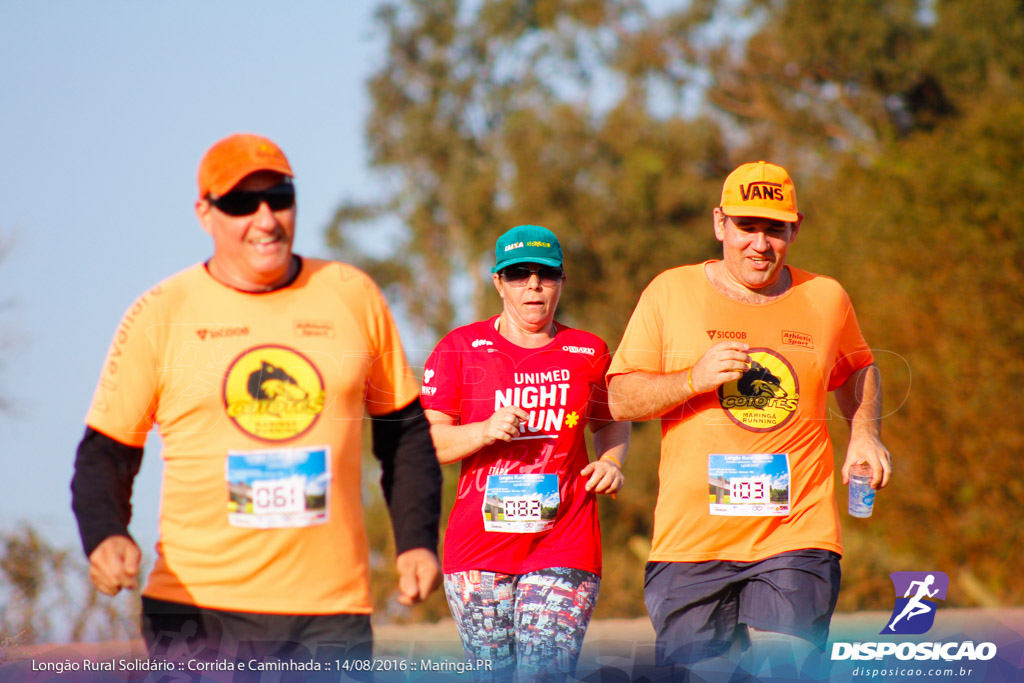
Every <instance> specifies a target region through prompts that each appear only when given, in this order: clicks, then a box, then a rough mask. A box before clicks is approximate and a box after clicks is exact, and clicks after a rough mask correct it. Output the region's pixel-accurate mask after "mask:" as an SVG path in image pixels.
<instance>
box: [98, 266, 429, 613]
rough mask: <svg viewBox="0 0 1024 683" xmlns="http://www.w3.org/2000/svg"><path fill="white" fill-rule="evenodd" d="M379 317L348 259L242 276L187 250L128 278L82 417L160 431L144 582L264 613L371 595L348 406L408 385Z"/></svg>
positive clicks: (188, 597)
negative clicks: (156, 509) (282, 279)
mask: <svg viewBox="0 0 1024 683" xmlns="http://www.w3.org/2000/svg"><path fill="white" fill-rule="evenodd" d="M418 394H419V386H418V384H417V382H416V380H415V378H414V377H413V376H412V374H411V373H410V371H409V369H408V367H407V364H406V359H405V355H404V353H403V351H402V345H401V341H400V339H399V336H398V331H397V329H396V327H395V324H394V320H393V319H392V317H391V313H390V311H389V310H388V307H387V304H386V302H385V301H384V299H383V297H382V296H381V293H380V291H379V290H378V289H377V287H376V286H375V285H374V284H373V282H372V281H371V280H370V279H369V277H367V276H366V275H365V274H364V273H362V272H361V271H359V270H357V269H356V268H353V267H352V266H349V265H345V264H342V263H336V262H330V261H321V260H316V259H304V260H303V261H302V269H301V272H300V273H299V276H298V277H297V278H296V280H295V281H294V282H293V283H292V284H290V285H289V286H287V287H284V288H282V289H279V290H276V291H273V292H268V293H262V294H249V293H245V292H240V291H238V290H235V289H232V288H230V287H227V286H225V285H223V284H221V283H219V282H217V281H216V280H215V279H213V278H212V277H211V276H210V275H209V273H208V272H207V271H206V268H205V267H204V266H203V265H202V264H198V265H196V266H193V267H191V268H189V269H187V270H185V271H183V272H181V273H179V274H177V275H175V276H173V277H171V278H169V279H168V280H165V281H164V282H162V283H160V284H159V285H157V286H156V287H155V288H154V289H152V290H150V291H149V292H148V293H146V294H144V295H143V296H141V297H140V298H139V299H138V300H137V301H136V302H135V304H134V305H133V306H132V307H131V308H130V309H129V310H128V312H127V313H126V314H125V316H124V318H123V319H122V321H121V325H120V327H119V328H118V330H117V333H116V334H115V336H114V341H113V343H112V345H111V347H110V350H109V352H108V355H107V359H106V362H105V364H104V366H103V372H102V375H101V377H100V381H99V385H98V387H97V389H96V393H95V396H94V398H93V403H92V407H91V409H90V410H89V414H88V416H87V418H86V423H87V424H88V425H89V426H90V427H92V428H93V429H95V430H97V431H99V432H102V433H103V434H106V435H107V436H109V437H111V438H113V439H116V440H117V441H120V442H122V443H125V444H128V445H131V446H142V445H143V444H144V443H145V441H146V435H147V433H148V432H149V430H150V429H151V428H152V427H153V425H154V424H155V425H157V427H158V429H159V433H160V437H161V439H162V440H163V460H164V471H163V491H162V496H161V505H160V540H159V542H158V543H157V547H156V550H157V558H156V562H155V565H154V567H153V571H152V573H151V574H150V576H149V582H148V584H147V586H146V588H145V590H144V591H143V593H144V594H145V595H146V596H149V597H152V598H157V599H160V600H168V601H172V602H180V603H186V604H194V605H199V606H201V607H208V608H213V609H223V610H234V611H248V612H267V613H282V614H332V613H357V614H358V613H362V614H366V613H369V612H371V611H372V608H371V603H370V597H369V567H368V547H367V541H366V532H365V527H364V522H363V502H362V490H361V488H362V478H361V476H360V469H361V468H360V463H361V452H362V443H361V439H362V418H363V410H364V407H365V409H366V410H367V411H368V412H369V413H370V414H371V415H382V414H386V413H389V412H393V411H395V410H399V409H401V408H403V407H405V406H407V405H408V404H409V403H411V402H412V401H413V400H415V399H416V398H417V396H418Z"/></svg>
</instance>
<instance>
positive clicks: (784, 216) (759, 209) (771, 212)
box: [722, 206, 800, 223]
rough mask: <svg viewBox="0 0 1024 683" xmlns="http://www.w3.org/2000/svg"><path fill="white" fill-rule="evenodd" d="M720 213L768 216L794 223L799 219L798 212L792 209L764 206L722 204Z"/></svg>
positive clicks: (775, 219)
mask: <svg viewBox="0 0 1024 683" xmlns="http://www.w3.org/2000/svg"><path fill="white" fill-rule="evenodd" d="M722 213H724V214H725V215H726V216H736V217H740V216H747V217H750V218H768V219H771V220H773V221H785V222H787V223H796V222H797V221H798V220H799V219H800V214H799V213H794V212H792V211H779V210H778V209H769V208H767V207H764V206H723V207H722Z"/></svg>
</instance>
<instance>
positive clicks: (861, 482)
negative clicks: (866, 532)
mask: <svg viewBox="0 0 1024 683" xmlns="http://www.w3.org/2000/svg"><path fill="white" fill-rule="evenodd" d="M874 506H875V490H874V489H873V488H871V466H870V465H868V464H867V463H866V462H858V463H855V464H854V465H853V466H851V467H850V516H852V517H870V516H871V510H872V508H873V507H874Z"/></svg>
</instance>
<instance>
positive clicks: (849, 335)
mask: <svg viewBox="0 0 1024 683" xmlns="http://www.w3.org/2000/svg"><path fill="white" fill-rule="evenodd" d="M843 296H844V299H845V302H846V318H845V320H844V321H843V326H842V328H841V329H840V330H839V346H838V349H837V350H836V362H835V364H834V365H833V366H832V371H831V372H830V373H829V378H828V390H829V391H835V390H836V389H838V388H839V387H841V386H842V385H843V384H844V383H845V382H846V380H848V379H849V378H850V375H852V374H853V373H854V372H856V371H857V370H860V369H861V368H863V367H867V366H868V365H871V364H872V363H873V362H875V358H874V355H873V354H872V353H871V349H870V348H869V347H868V344H867V342H866V341H864V336H863V335H862V334H861V332H860V325H859V324H858V323H857V314H856V313H854V311H853V304H852V303H850V298H849V296H847V295H846V293H845V292H844V293H843Z"/></svg>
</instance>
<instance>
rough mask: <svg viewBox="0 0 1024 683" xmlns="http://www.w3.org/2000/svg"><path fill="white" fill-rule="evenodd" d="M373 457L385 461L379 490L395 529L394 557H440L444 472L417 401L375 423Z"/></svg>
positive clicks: (428, 425) (375, 419)
mask: <svg viewBox="0 0 1024 683" xmlns="http://www.w3.org/2000/svg"><path fill="white" fill-rule="evenodd" d="M373 452H374V455H376V456H377V459H378V460H380V462H381V470H382V471H381V487H382V488H383V490H384V500H385V501H386V502H387V505H388V511H389V512H390V513H391V523H392V525H393V526H394V530H395V548H396V553H397V554H401V553H402V552H405V551H406V550H409V549H411V548H428V549H429V550H430V551H431V552H435V553H436V552H437V540H438V523H439V521H440V517H441V468H440V466H439V465H438V464H437V455H436V454H435V453H434V444H433V442H432V441H431V439H430V423H428V422H427V418H426V417H425V416H424V415H423V408H422V407H421V406H420V402H419V399H417V400H415V401H413V402H412V403H411V404H409V405H408V406H406V407H405V408H402V409H401V410H397V411H395V412H393V413H390V414H388V415H383V416H380V417H375V418H373Z"/></svg>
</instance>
